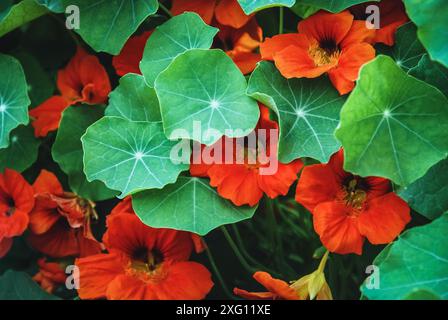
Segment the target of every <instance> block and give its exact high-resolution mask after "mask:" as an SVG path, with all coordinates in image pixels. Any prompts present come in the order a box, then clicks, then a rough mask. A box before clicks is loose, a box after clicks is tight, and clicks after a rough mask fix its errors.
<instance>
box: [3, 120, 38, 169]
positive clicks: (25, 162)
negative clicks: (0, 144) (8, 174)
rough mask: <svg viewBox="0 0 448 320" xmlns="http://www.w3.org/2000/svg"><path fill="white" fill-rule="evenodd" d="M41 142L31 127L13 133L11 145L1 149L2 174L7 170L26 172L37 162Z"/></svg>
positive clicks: (20, 128) (19, 128) (21, 127)
mask: <svg viewBox="0 0 448 320" xmlns="http://www.w3.org/2000/svg"><path fill="white" fill-rule="evenodd" d="M39 145H40V141H39V140H38V139H36V138H35V137H34V130H33V128H32V127H31V126H28V127H25V126H20V127H18V128H16V129H14V130H13V131H12V132H11V144H10V145H9V147H8V148H5V149H0V172H3V170H5V168H9V169H13V170H16V171H18V172H22V171H25V170H26V169H28V168H29V167H31V166H32V165H33V163H34V162H35V161H36V160H37V153H38V151H39Z"/></svg>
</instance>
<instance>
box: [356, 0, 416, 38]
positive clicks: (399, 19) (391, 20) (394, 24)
mask: <svg viewBox="0 0 448 320" xmlns="http://www.w3.org/2000/svg"><path fill="white" fill-rule="evenodd" d="M370 5H375V6H378V8H379V10H380V18H381V19H380V29H378V30H376V34H375V37H374V39H373V41H374V42H375V43H384V44H386V45H388V46H393V45H394V43H395V32H396V31H397V29H398V28H399V27H400V26H402V25H403V24H405V23H406V22H408V21H409V18H408V16H407V15H406V10H405V7H404V4H403V1H401V0H383V1H381V2H380V3H378V2H367V3H361V4H359V5H356V6H354V7H352V8H351V9H350V11H351V12H352V13H353V14H354V15H355V17H356V18H358V19H365V18H366V8H367V7H368V6H370Z"/></svg>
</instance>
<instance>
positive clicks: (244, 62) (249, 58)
mask: <svg viewBox="0 0 448 320" xmlns="http://www.w3.org/2000/svg"><path fill="white" fill-rule="evenodd" d="M227 54H228V55H229V57H230V58H232V60H233V62H235V64H236V65H237V67H238V68H239V69H240V71H241V73H242V74H244V75H246V74H249V73H251V72H252V71H254V69H255V67H256V66H257V63H258V62H259V61H260V60H261V55H260V54H258V53H252V52H241V51H238V50H232V51H228V52H227Z"/></svg>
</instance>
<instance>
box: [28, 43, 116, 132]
mask: <svg viewBox="0 0 448 320" xmlns="http://www.w3.org/2000/svg"><path fill="white" fill-rule="evenodd" d="M57 87H58V89H59V92H60V95H57V96H53V97H51V98H49V99H48V100H46V101H45V102H43V103H42V104H41V105H39V106H37V107H36V108H34V109H32V110H31V111H30V116H31V117H32V118H34V121H33V123H32V124H33V127H34V134H35V136H36V137H45V136H46V135H47V134H48V132H50V131H54V130H56V129H57V128H59V122H60V120H61V116H62V112H63V111H64V110H65V108H67V107H68V106H70V105H75V104H77V103H86V104H101V103H106V102H107V97H108V95H109V92H110V91H111V85H110V82H109V77H108V75H107V72H106V70H105V69H104V67H103V66H102V65H101V63H100V62H99V60H98V58H97V57H96V56H94V55H89V54H88V53H87V52H85V51H84V50H83V49H82V48H78V49H77V51H76V54H75V56H74V57H73V58H72V59H71V60H70V62H69V63H68V65H67V66H66V67H65V68H64V69H62V70H60V71H59V72H58V76H57Z"/></svg>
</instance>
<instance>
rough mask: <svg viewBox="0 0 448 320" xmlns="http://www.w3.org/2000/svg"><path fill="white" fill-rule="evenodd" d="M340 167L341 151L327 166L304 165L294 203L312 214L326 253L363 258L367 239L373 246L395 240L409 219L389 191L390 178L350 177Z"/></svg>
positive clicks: (401, 203)
mask: <svg viewBox="0 0 448 320" xmlns="http://www.w3.org/2000/svg"><path fill="white" fill-rule="evenodd" d="M343 163H344V153H343V150H342V149H341V150H340V151H339V152H338V153H336V154H334V155H333V156H332V157H331V159H330V162H329V163H328V164H316V165H311V166H307V167H305V168H304V169H303V171H302V174H301V176H300V179H299V182H298V184H297V192H296V201H297V202H299V203H300V204H302V205H303V206H304V207H305V208H307V209H308V210H309V211H310V212H311V213H312V215H313V220H314V229H315V230H316V232H317V233H318V234H319V236H320V239H321V241H322V243H323V244H324V246H325V247H326V248H327V249H328V250H330V251H331V252H336V253H340V254H347V253H356V254H361V253H362V246H363V243H364V239H365V238H367V239H368V240H369V241H370V242H371V243H372V244H386V243H389V242H391V241H393V240H394V239H395V238H396V237H397V236H398V235H399V234H400V233H401V231H403V229H404V227H405V226H406V224H407V223H408V222H409V221H410V220H411V216H410V209H409V206H408V205H407V203H406V202H405V201H404V200H402V199H401V198H400V197H398V196H397V195H396V194H395V193H393V192H392V190H391V185H390V182H389V180H387V179H383V178H378V177H366V178H362V177H359V176H356V175H353V174H351V173H349V172H346V171H344V169H343Z"/></svg>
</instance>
